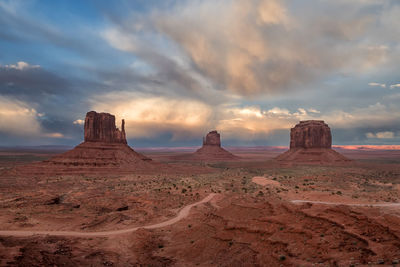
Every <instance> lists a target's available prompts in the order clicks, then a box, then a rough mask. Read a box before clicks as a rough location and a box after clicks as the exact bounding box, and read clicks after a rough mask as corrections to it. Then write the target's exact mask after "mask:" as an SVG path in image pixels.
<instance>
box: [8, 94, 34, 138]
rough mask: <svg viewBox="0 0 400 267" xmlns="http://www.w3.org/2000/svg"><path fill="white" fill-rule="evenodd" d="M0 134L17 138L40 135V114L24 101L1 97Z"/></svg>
mask: <svg viewBox="0 0 400 267" xmlns="http://www.w3.org/2000/svg"><path fill="white" fill-rule="evenodd" d="M0 132H2V133H7V134H13V135H17V136H31V135H34V136H37V135H40V134H41V132H42V129H41V126H40V123H39V122H38V112H37V111H36V109H34V108H33V107H31V106H30V105H29V104H27V103H25V102H23V101H18V100H15V99H12V98H7V97H4V96H0Z"/></svg>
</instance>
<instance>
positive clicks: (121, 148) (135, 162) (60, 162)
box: [17, 111, 161, 174]
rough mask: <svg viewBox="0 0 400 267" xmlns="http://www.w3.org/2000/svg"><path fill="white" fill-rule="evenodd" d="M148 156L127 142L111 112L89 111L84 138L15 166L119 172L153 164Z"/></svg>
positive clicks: (34, 169)
mask: <svg viewBox="0 0 400 267" xmlns="http://www.w3.org/2000/svg"><path fill="white" fill-rule="evenodd" d="M154 164H158V165H161V164H160V163H156V162H152V160H151V159H149V158H147V157H145V156H143V155H142V154H139V153H137V152H136V151H134V150H133V149H132V148H131V147H129V146H128V145H127V141H126V134H125V121H124V120H122V125H121V130H120V129H118V128H117V127H116V125H115V116H114V115H111V114H108V113H97V112H95V111H90V112H88V113H87V114H86V118H85V126H84V142H83V143H81V144H79V145H78V146H76V147H75V148H74V149H72V150H69V151H67V152H65V153H63V154H60V155H57V156H54V157H52V158H50V159H49V160H47V161H43V162H39V163H34V164H30V165H27V166H24V167H22V168H18V169H17V172H22V173H27V172H28V173H31V174H75V173H120V172H132V171H135V170H145V169H149V168H154Z"/></svg>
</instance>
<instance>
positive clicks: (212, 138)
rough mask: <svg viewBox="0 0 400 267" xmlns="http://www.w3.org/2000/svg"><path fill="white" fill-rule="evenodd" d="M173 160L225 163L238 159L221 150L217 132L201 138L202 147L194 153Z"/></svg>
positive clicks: (219, 137)
mask: <svg viewBox="0 0 400 267" xmlns="http://www.w3.org/2000/svg"><path fill="white" fill-rule="evenodd" d="M175 159H178V160H198V161H225V160H236V159H239V157H237V156H235V155H233V154H232V153H230V152H228V151H226V150H225V149H223V148H222V147H221V135H220V134H219V133H218V132H217V131H211V132H209V133H208V134H207V135H206V136H205V137H204V138H203V146H202V147H201V148H200V149H198V150H197V151H196V152H195V153H193V154H190V155H180V156H177V157H175Z"/></svg>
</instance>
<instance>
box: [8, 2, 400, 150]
mask: <svg viewBox="0 0 400 267" xmlns="http://www.w3.org/2000/svg"><path fill="white" fill-rule="evenodd" d="M399 18H400V1H398V0H335V1H332V0H301V1H300V0H218V1H215V0H135V1H127V0H126V1H124V0H119V1H106V0H103V1H89V0H88V1H69V0H64V1H62V0H60V1H51V0H48V1H45V0H43V1H38V0H37V1H35V0H10V1H7V0H0V145H1V146H12V145H43V144H60V145H61V144H63V145H74V144H77V143H79V142H80V141H81V140H82V135H83V125H82V122H83V119H84V117H85V114H86V112H87V111H89V110H96V111H98V112H110V113H112V114H115V115H116V117H117V119H118V120H120V119H122V118H125V120H126V128H127V135H128V138H129V143H130V144H131V145H133V146H180V145H199V144H200V143H201V137H202V136H203V135H204V134H205V133H207V132H208V131H209V130H213V129H217V130H218V131H220V132H221V135H222V138H223V143H224V144H225V145H287V144H288V142H289V129H290V128H291V127H293V126H294V125H295V124H296V123H297V122H298V121H299V120H307V119H323V120H325V121H326V122H327V123H328V124H329V125H330V127H331V129H332V132H333V143H334V144H337V145H366V144H399V143H400V104H399V101H400V19H399Z"/></svg>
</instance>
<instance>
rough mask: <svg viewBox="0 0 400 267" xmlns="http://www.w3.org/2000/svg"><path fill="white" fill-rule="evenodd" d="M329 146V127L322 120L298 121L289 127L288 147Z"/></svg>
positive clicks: (330, 142)
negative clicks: (292, 126)
mask: <svg viewBox="0 0 400 267" xmlns="http://www.w3.org/2000/svg"><path fill="white" fill-rule="evenodd" d="M331 147H332V134H331V129H330V128H329V126H328V124H326V123H325V122H324V121H315V120H309V121H300V123H299V124H297V125H296V126H295V127H294V128H292V129H291V132H290V149H298V148H305V149H308V148H331Z"/></svg>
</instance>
